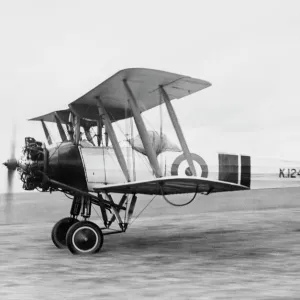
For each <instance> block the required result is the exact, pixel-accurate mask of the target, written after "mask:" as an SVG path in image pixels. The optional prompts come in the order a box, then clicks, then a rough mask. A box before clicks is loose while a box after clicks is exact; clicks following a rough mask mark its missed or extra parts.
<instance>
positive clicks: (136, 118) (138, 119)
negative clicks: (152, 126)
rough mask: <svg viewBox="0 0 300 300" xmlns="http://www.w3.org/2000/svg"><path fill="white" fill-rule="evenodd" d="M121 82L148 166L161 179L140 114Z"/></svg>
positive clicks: (125, 84) (133, 98)
mask: <svg viewBox="0 0 300 300" xmlns="http://www.w3.org/2000/svg"><path fill="white" fill-rule="evenodd" d="M123 82H124V87H125V90H126V92H127V95H128V100H129V105H130V108H131V111H132V114H133V117H134V121H135V124H136V127H137V129H138V131H139V134H140V137H141V140H142V142H143V146H144V148H145V151H146V154H147V157H148V159H149V162H150V165H151V167H152V169H153V171H154V174H155V176H156V177H162V174H161V170H160V167H159V163H158V160H157V157H156V155H155V152H154V149H153V147H152V145H151V141H150V139H149V135H148V132H147V129H146V126H145V123H144V121H143V119H142V117H141V113H140V110H139V107H138V104H137V101H136V99H135V97H134V95H133V93H132V91H131V89H130V87H129V85H128V83H127V81H126V80H123Z"/></svg>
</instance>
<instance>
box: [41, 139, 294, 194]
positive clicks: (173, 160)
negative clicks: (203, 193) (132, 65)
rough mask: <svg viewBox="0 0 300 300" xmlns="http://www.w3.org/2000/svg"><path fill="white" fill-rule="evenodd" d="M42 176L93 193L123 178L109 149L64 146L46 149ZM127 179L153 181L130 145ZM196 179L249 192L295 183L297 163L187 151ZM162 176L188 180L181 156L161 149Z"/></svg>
mask: <svg viewBox="0 0 300 300" xmlns="http://www.w3.org/2000/svg"><path fill="white" fill-rule="evenodd" d="M48 150H49V161H48V168H47V174H48V175H49V177H50V178H51V179H54V180H57V181H59V182H62V183H64V184H67V185H70V186H73V187H76V188H79V189H82V190H89V191H93V187H94V186H95V185H97V186H98V187H99V184H100V185H101V184H102V185H108V184H118V183H119V184H120V183H125V182H126V178H125V176H124V174H123V172H122V169H121V167H120V165H119V163H118V160H117V158H116V155H115V152H114V149H113V148H111V147H94V146H90V145H89V144H84V143H83V144H81V145H75V144H74V143H72V142H64V143H61V144H59V145H57V146H55V147H52V148H49V149H48ZM121 150H122V152H123V155H124V157H125V159H126V163H127V168H128V170H129V174H130V181H140V180H151V179H153V178H155V176H154V173H153V170H152V168H151V166H150V164H149V161H148V158H147V156H145V155H144V154H142V153H139V152H138V151H135V150H132V149H131V148H129V147H122V148H121ZM191 154H192V157H193V162H194V165H195V168H196V172H197V176H199V177H204V178H208V179H212V180H221V181H227V182H232V183H236V184H241V185H244V186H247V187H249V188H251V189H259V188H275V187H293V186H299V185H300V172H299V171H300V164H299V163H296V162H291V161H285V160H280V159H268V158H255V157H250V156H247V155H238V154H226V153H217V152H212V151H208V150H207V151H205V150H203V149H202V150H201V151H192V152H191ZM157 160H158V162H159V164H160V167H161V170H162V173H163V176H177V175H179V176H190V175H191V173H190V171H189V167H188V164H187V162H186V160H185V158H184V155H183V153H182V152H171V151H165V152H163V153H161V154H159V155H158V156H157Z"/></svg>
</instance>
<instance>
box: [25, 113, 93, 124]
mask: <svg viewBox="0 0 300 300" xmlns="http://www.w3.org/2000/svg"><path fill="white" fill-rule="evenodd" d="M70 112H71V111H70V109H64V110H57V111H53V112H51V113H49V114H46V115H43V116H39V117H35V118H32V119H30V120H29V121H42V120H43V121H44V122H56V120H55V114H56V113H57V115H58V117H59V119H60V121H61V123H62V124H67V123H68V122H69V114H70ZM81 124H82V125H83V126H84V125H85V126H86V127H91V126H97V121H91V120H86V119H82V120H81Z"/></svg>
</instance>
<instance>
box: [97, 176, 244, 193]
mask: <svg viewBox="0 0 300 300" xmlns="http://www.w3.org/2000/svg"><path fill="white" fill-rule="evenodd" d="M93 189H94V191H95V192H107V193H122V194H147V195H162V190H161V189H163V194H165V195H172V194H185V193H195V192H196V191H197V192H199V193H201V192H208V193H218V192H228V191H242V190H249V187H246V186H243V185H239V184H235V183H230V182H225V181H217V180H210V179H206V178H199V177H194V176H190V177H178V176H176V177H175V176H170V177H162V178H156V179H152V180H145V181H136V182H128V183H122V184H110V185H100V184H99V185H94V186H93Z"/></svg>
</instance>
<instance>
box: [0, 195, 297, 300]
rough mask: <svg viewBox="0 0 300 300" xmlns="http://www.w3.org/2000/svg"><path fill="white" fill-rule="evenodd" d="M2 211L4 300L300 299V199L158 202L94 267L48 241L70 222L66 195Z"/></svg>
mask: <svg viewBox="0 0 300 300" xmlns="http://www.w3.org/2000/svg"><path fill="white" fill-rule="evenodd" d="M0 201H1V202H0V205H1V206H0V208H1V209H0V217H1V220H0V239H1V249H0V299H1V300H6V299H7V300H8V299H91V300H92V299H148V298H152V299H300V189H289V190H288V189H287V190H266V191H250V192H236V193H223V194H219V195H211V196H207V197H200V198H197V199H196V200H195V202H193V203H192V204H191V205H189V206H188V207H184V208H174V207H172V206H169V205H167V204H166V203H165V202H163V200H162V199H161V198H158V199H155V200H154V201H153V202H152V203H151V204H150V205H149V207H148V208H147V210H145V212H143V214H142V215H141V216H140V217H139V218H138V219H136V220H135V221H134V223H133V224H132V225H131V227H130V228H129V229H128V231H127V232H126V233H125V234H120V235H111V236H105V240H104V245H103V248H102V249H101V251H100V252H99V253H98V254H96V255H92V256H88V257H86V256H85V257H83V256H74V255H72V254H71V253H70V252H69V251H68V250H67V249H66V250H59V249H57V248H55V246H54V245H53V243H52V241H51V238H50V233H51V229H52V226H53V225H54V223H55V222H56V221H57V220H59V219H60V218H62V217H65V216H67V215H68V212H69V208H70V204H71V202H70V200H68V199H66V200H65V197H64V196H63V195H60V194H58V193H55V194H52V195H49V194H38V193H26V194H15V195H14V199H13V200H12V202H11V203H10V204H8V203H7V202H6V201H5V199H4V198H3V196H2V198H0ZM147 203H148V201H146V200H140V202H139V205H138V207H137V213H138V212H139V211H140V210H141V209H142V208H143V207H144V206H145V205H146V204H147ZM94 220H95V221H97V223H98V224H100V223H99V222H98V220H97V219H95V218H94Z"/></svg>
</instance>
